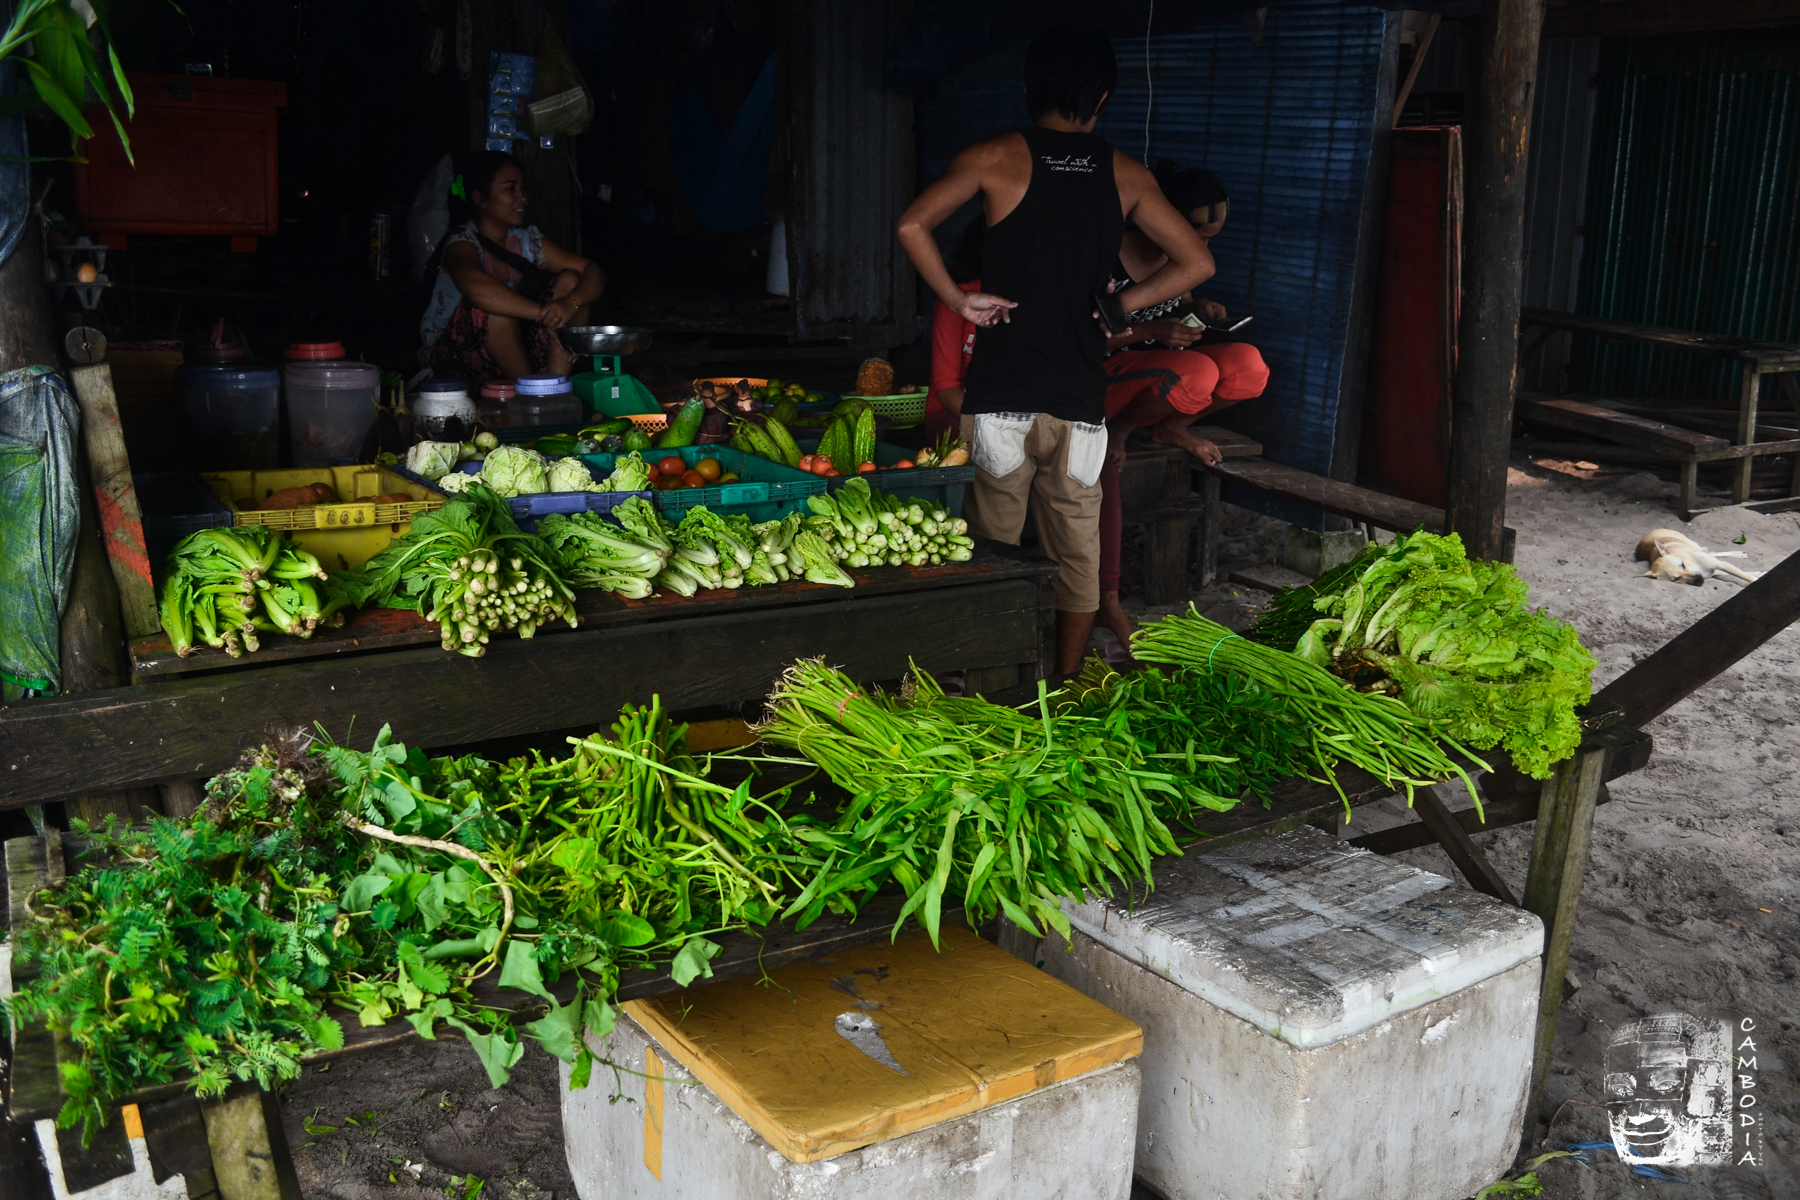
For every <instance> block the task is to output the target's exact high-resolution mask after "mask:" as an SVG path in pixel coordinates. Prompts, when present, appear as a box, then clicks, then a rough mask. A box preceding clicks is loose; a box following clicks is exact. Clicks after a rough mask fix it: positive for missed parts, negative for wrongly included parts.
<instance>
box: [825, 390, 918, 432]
mask: <svg viewBox="0 0 1800 1200" xmlns="http://www.w3.org/2000/svg"><path fill="white" fill-rule="evenodd" d="M929 395H930V393H929V392H906V393H904V394H902V395H899V396H857V395H852V394H850V393H848V392H846V393H845V395H844V399H846V400H867V401H868V402H869V407H870V408H871V409H873V410H874V411H875V415H876V416H878V417H886V418H888V419H889V420H890V421H892V422H893V423H894V428H896V429H911V428H912V427H913V426H914V425H917V424H919V423H921V422H922V421H924V420H925V398H926V397H927V396H929Z"/></svg>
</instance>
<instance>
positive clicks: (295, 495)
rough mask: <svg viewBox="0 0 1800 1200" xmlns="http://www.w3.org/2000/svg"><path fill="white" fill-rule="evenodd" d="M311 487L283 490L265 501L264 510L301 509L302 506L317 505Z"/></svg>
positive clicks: (262, 505) (263, 503)
mask: <svg viewBox="0 0 1800 1200" xmlns="http://www.w3.org/2000/svg"><path fill="white" fill-rule="evenodd" d="M315 503H317V501H315V500H314V499H313V493H312V489H311V488H310V487H297V488H282V489H281V490H280V491H279V492H276V493H274V494H273V495H271V496H270V497H269V498H268V499H267V500H264V501H263V502H262V504H261V506H260V507H262V508H299V507H300V506H301V505H302V504H315Z"/></svg>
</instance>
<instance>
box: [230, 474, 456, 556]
mask: <svg viewBox="0 0 1800 1200" xmlns="http://www.w3.org/2000/svg"><path fill="white" fill-rule="evenodd" d="M205 479H206V481H207V483H208V484H210V485H211V487H212V489H213V491H214V492H215V493H217V494H218V497H219V499H220V500H221V501H223V502H224V504H225V507H226V508H229V509H230V510H231V513H232V524H234V525H264V526H267V527H268V528H270V529H279V530H280V531H281V532H282V534H283V535H284V536H286V537H290V538H292V539H294V540H295V541H297V542H299V543H300V545H301V547H302V548H303V549H305V550H306V551H307V552H308V553H309V554H312V555H315V556H317V558H318V560H319V562H320V563H321V564H323V565H324V567H325V570H326V571H328V572H329V571H333V570H337V571H347V570H349V569H351V568H352V567H360V566H362V565H363V564H364V563H366V562H368V561H369V560H370V559H371V558H374V557H375V556H376V555H377V554H379V553H381V552H382V551H383V550H385V549H387V545H388V543H389V542H391V541H393V540H394V539H395V538H397V537H400V536H402V535H404V534H405V533H406V532H407V531H408V530H410V529H411V528H412V521H413V518H414V517H416V516H418V515H419V514H420V513H422V512H431V511H432V510H433V509H438V508H442V507H443V506H444V501H445V500H446V499H447V497H445V496H444V495H443V493H441V492H436V491H433V490H432V489H431V488H428V487H425V486H424V485H423V484H418V483H414V482H413V481H412V480H410V479H407V478H406V477H404V476H402V475H397V474H395V473H394V472H392V471H390V470H388V469H387V468H386V467H366V466H351V467H296V468H294V469H292V470H286V471H214V472H209V473H207V474H206V475H205ZM309 483H328V484H330V485H331V487H332V489H333V490H334V491H336V492H337V494H338V497H339V499H340V500H341V501H342V503H339V504H309V505H305V506H303V507H301V508H260V507H258V506H259V505H260V504H261V503H262V502H263V501H264V500H267V499H268V498H269V497H270V496H273V495H274V494H275V493H276V492H279V491H282V490H284V489H286V488H292V487H304V486H306V485H307V484H309ZM398 493H404V494H406V495H408V496H412V497H414V499H412V500H409V501H407V502H406V503H404V504H402V503H397V502H390V503H387V504H376V503H375V502H374V501H375V497H377V496H388V495H394V494H398Z"/></svg>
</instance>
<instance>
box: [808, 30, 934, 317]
mask: <svg viewBox="0 0 1800 1200" xmlns="http://www.w3.org/2000/svg"><path fill="white" fill-rule="evenodd" d="M911 10H912V5H911V3H910V0H866V2H862V0H859V2H858V3H856V4H844V3H838V2H834V0H796V3H794V4H791V5H789V14H788V26H787V43H786V47H785V48H786V51H787V53H786V56H785V59H784V61H783V63H782V88H781V94H782V103H783V105H784V106H785V111H786V114H787V126H786V132H787V137H788V141H787V144H786V153H787V156H788V158H787V162H788V186H787V189H786V191H787V196H786V202H787V212H786V216H787V231H788V268H789V272H790V277H791V279H792V281H793V283H792V286H793V294H794V313H795V318H796V321H797V325H798V330H797V332H798V333H799V335H800V336H802V337H819V336H829V335H830V334H831V333H833V332H838V330H834V329H832V328H830V327H832V326H837V325H840V324H841V323H843V322H859V323H863V324H874V325H889V324H891V325H895V326H897V328H896V329H894V330H893V331H892V332H891V333H890V334H889V335H888V336H886V337H882V338H878V339H876V340H877V341H879V342H881V343H884V344H894V343H898V342H904V341H910V340H911V338H912V333H913V322H914V313H913V290H914V280H915V278H916V276H915V275H914V273H913V270H912V268H911V266H910V265H908V264H907V263H906V262H905V260H904V257H903V255H902V254H901V251H900V247H899V244H898V243H897V242H896V241H895V238H894V222H895V221H897V220H899V218H900V210H901V209H902V208H904V207H905V206H906V204H907V203H908V202H909V201H910V200H911V199H912V183H913V152H912V105H911V103H910V102H909V101H908V100H907V99H906V98H905V97H903V96H901V95H900V94H899V93H897V92H893V91H890V90H889V89H888V88H887V86H886V83H885V75H884V57H885V54H886V51H887V46H888V43H889V42H890V41H891V40H892V39H893V38H894V36H895V35H896V34H897V33H899V31H900V29H901V28H902V27H903V26H904V25H905V23H906V20H907V18H908V17H909V16H910V14H911ZM845 332H848V330H845Z"/></svg>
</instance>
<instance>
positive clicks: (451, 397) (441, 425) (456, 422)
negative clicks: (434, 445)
mask: <svg viewBox="0 0 1800 1200" xmlns="http://www.w3.org/2000/svg"><path fill="white" fill-rule="evenodd" d="M411 407H412V416H413V428H414V429H415V430H417V431H418V434H419V436H420V437H421V438H424V439H425V440H426V441H431V442H466V441H468V440H469V438H470V437H471V436H473V435H474V432H475V420H476V410H475V401H473V400H471V399H469V390H468V385H467V384H465V383H464V382H463V381H462V380H460V379H427V380H426V381H425V382H424V383H422V384H420V385H419V394H418V395H417V396H415V397H414V398H413V401H412V406H411Z"/></svg>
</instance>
